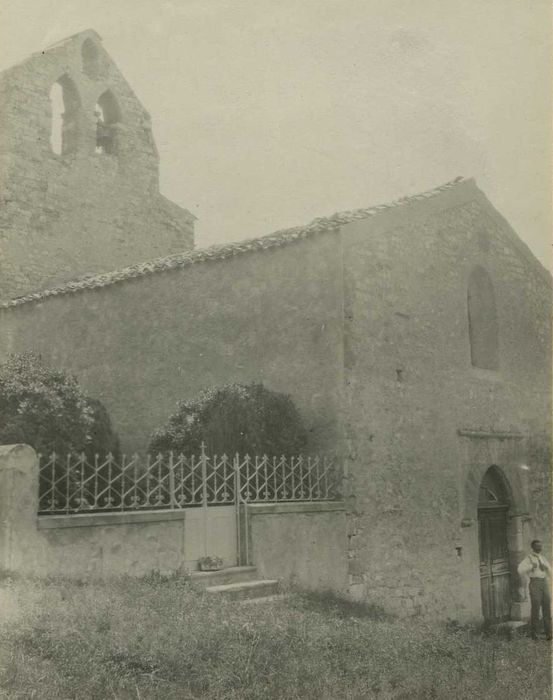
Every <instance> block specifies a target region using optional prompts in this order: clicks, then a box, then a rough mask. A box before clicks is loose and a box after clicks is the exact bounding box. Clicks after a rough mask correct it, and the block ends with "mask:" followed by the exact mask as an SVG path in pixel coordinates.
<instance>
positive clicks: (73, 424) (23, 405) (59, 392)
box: [0, 352, 119, 458]
mask: <svg viewBox="0 0 553 700" xmlns="http://www.w3.org/2000/svg"><path fill="white" fill-rule="evenodd" d="M0 443H2V444H13V443H26V444H27V445H31V447H33V448H34V449H35V450H36V451H37V452H39V453H41V454H45V455H46V454H50V453H51V452H58V453H60V454H65V453H67V452H85V454H87V456H89V457H91V458H92V457H93V455H94V453H95V452H99V453H103V454H105V453H106V452H109V451H112V452H118V449H119V443H118V439H117V436H116V434H115V432H114V431H113V428H112V425H111V421H110V419H109V416H108V413H107V411H106V409H105V407H104V406H103V404H102V403H101V402H100V401H97V400H96V399H92V398H90V397H89V396H87V395H86V394H84V392H83V391H82V390H81V388H80V387H79V385H78V383H77V380H76V378H75V377H74V376H72V375H71V374H68V373H67V372H65V371H63V370H60V369H55V368H52V367H49V366H48V365H46V364H45V363H44V362H43V361H42V359H41V358H40V356H38V355H36V354H35V353H32V352H27V353H23V354H18V355H10V356H9V357H8V359H7V360H6V361H5V362H4V363H2V364H0Z"/></svg>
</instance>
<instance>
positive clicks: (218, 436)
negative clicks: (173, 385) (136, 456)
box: [149, 384, 307, 455]
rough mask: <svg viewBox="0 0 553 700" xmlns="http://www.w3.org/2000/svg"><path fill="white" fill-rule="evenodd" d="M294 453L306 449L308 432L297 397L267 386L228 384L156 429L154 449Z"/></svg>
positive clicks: (184, 404) (183, 404)
mask: <svg viewBox="0 0 553 700" xmlns="http://www.w3.org/2000/svg"><path fill="white" fill-rule="evenodd" d="M202 442H204V443H205V445H206V449H207V451H208V452H210V453H211V454H214V453H216V454H223V453H226V454H228V455H232V454H234V453H235V452H238V453H240V454H245V453H249V454H252V455H253V454H267V455H294V454H298V453H300V452H302V451H303V450H304V449H305V447H306V442H307V432H306V430H305V428H304V426H303V422H302V419H301V416H300V414H299V413H298V411H297V409H296V407H295V405H294V403H293V401H292V399H291V398H290V397H289V396H287V395H285V394H280V393H277V392H274V391H270V390H269V389H266V388H265V387H264V386H263V385H262V384H248V385H243V384H228V385H226V386H223V387H221V388H216V389H209V390H207V391H204V392H202V393H201V394H200V395H199V396H198V397H197V398H195V399H193V400H190V401H181V402H180V403H179V404H178V410H177V412H176V413H175V414H174V415H172V416H171V417H170V418H169V420H168V422H167V423H166V424H165V425H164V426H163V427H161V428H159V429H158V430H156V431H155V432H154V433H153V435H152V437H151V440H150V445H149V449H150V451H151V452H167V451H170V450H172V451H174V452H179V453H181V452H182V453H184V454H187V455H190V454H198V453H199V451H200V449H201V443H202Z"/></svg>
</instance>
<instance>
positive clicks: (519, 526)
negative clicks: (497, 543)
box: [507, 515, 530, 620]
mask: <svg viewBox="0 0 553 700" xmlns="http://www.w3.org/2000/svg"><path fill="white" fill-rule="evenodd" d="M524 520H525V516H523V515H512V516H510V517H509V524H508V527H507V540H508V543H507V544H508V547H509V567H510V569H511V572H512V576H511V585H512V592H513V595H512V603H511V620H525V619H527V618H528V617H529V615H530V609H529V608H530V603H529V602H528V600H526V601H522V600H520V598H519V593H518V589H519V588H520V584H521V582H520V577H519V575H518V573H517V568H518V565H519V564H520V562H521V561H522V560H523V559H524V556H525V551H524V549H525V548H524Z"/></svg>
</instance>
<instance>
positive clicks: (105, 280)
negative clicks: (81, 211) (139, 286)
mask: <svg viewBox="0 0 553 700" xmlns="http://www.w3.org/2000/svg"><path fill="white" fill-rule="evenodd" d="M463 181H464V178H462V177H458V178H456V179H455V180H452V181H451V182H447V183H446V184H445V185H441V186H440V187H436V188H434V189H432V190H429V191H427V192H423V193H421V194H416V195H412V196H410V197H402V198H401V199H398V200H396V201H394V202H391V203H390V204H381V205H379V206H376V207H368V208H366V209H354V210H351V211H344V212H340V213H337V214H333V215H332V216H329V217H322V218H317V219H314V220H313V221H312V222H311V223H310V224H307V226H296V227H294V228H289V229H283V230H281V231H276V232H275V233H271V234H269V235H268V236H262V237H261V238H252V239H249V240H245V241H239V242H236V243H225V244H220V245H214V246H210V247H209V248H200V249H198V250H191V251H186V252H184V253H177V254H175V255H169V256H168V257H164V258H156V259H155V260H150V261H148V262H144V263H139V264H137V265H130V266H129V267H125V268H123V269H120V270H114V271H113V272H106V273H103V274H99V275H93V276H90V277H84V278H82V279H79V280H77V281H75V282H67V283H65V284H63V285H60V286H59V287H54V288H53V289H47V290H44V291H39V292H35V293H33V294H27V295H25V296H21V297H17V298H16V299H11V300H10V301H5V302H3V303H0V309H7V308H10V307H13V306H20V305H22V304H29V303H31V302H38V301H42V300H43V299H47V298H49V297H55V296H62V295H64V294H72V293H74V292H79V291H82V290H85V289H98V288H101V287H108V286H110V285H112V284H116V283H117V282H123V281H125V280H128V279H133V278H136V277H144V276H145V275H150V274H154V273H156V272H165V271H168V270H175V269H178V268H182V267H188V266H189V265H194V264H197V263H201V262H209V261H212V260H224V259H225V258H230V257H233V256H235V255H244V254H245V253H250V252H255V251H263V250H268V249H269V248H278V247H280V246H283V245H287V244H289V243H293V242H294V241H297V240H300V239H303V238H308V237H310V236H313V235H314V234H317V233H322V232H323V231H328V230H331V229H334V228H337V227H339V226H342V225H344V224H349V223H351V222H352V221H358V220H360V219H367V218H369V217H372V216H377V215H379V214H382V213H383V212H386V211H389V210H390V209H395V208H397V207H403V206H405V205H406V204H410V203H412V202H416V201H420V200H424V199H430V198H431V197H435V196H437V195H439V194H441V193H442V192H444V191H445V190H449V189H451V188H452V187H455V186H456V185H457V184H459V183H460V182H463Z"/></svg>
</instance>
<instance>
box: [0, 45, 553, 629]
mask: <svg viewBox="0 0 553 700" xmlns="http://www.w3.org/2000/svg"><path fill="white" fill-rule="evenodd" d="M55 86H58V87H57V88H56V90H57V92H58V93H59V94H61V95H62V98H63V104H64V107H63V115H62V119H61V130H60V129H59V128H58V131H57V132H55V129H54V112H53V107H52V106H50V105H51V104H54V103H51V102H50V101H49V99H50V98H49V91H51V89H52V88H53V87H55ZM2 94H3V95H5V96H6V97H4V99H3V106H2V110H4V112H3V113H2V118H3V123H7V124H8V128H6V130H5V133H3V138H4V140H3V142H2V146H1V168H2V177H3V178H4V181H5V182H6V183H7V185H6V186H5V187H4V188H3V192H4V195H3V196H6V201H4V202H3V203H2V213H1V214H0V220H1V223H2V233H1V235H2V253H1V257H0V280H1V282H0V284H1V287H0V288H1V289H2V298H3V300H4V301H3V303H2V304H1V306H0V330H1V332H0V359H2V358H4V357H5V356H6V355H7V354H8V353H10V352H20V351H24V350H35V351H37V352H40V353H41V354H42V355H43V356H44V357H45V358H47V359H48V360H49V361H50V362H51V363H52V364H53V365H55V366H61V367H64V368H67V369H70V370H71V371H73V372H74V373H75V374H76V375H77V376H78V378H79V380H80V383H81V384H82V386H83V388H84V389H85V390H87V391H88V392H89V393H93V394H94V395H95V396H96V397H97V398H98V399H100V400H101V401H102V402H103V403H104V404H105V405H106V407H107V408H108V410H109V412H110V415H111V417H112V420H113V422H114V423H115V427H116V429H117V430H118V432H119V434H120V437H121V440H122V443H123V447H124V449H125V451H127V452H132V451H135V450H137V451H143V450H144V449H145V448H146V445H147V442H148V437H149V435H150V434H151V433H152V431H153V430H154V429H155V428H157V427H158V426H160V425H162V424H163V423H164V422H165V421H166V420H167V418H168V416H169V415H170V414H171V413H172V412H173V411H174V408H175V404H176V402H177V401H178V400H181V399H186V398H192V397H194V396H195V395H197V393H198V392H199V391H200V390H201V389H203V388H205V387H210V386H220V385H222V384H226V383H229V382H243V383H249V382H252V381H259V382H263V383H264V384H265V386H267V387H268V388H270V389H274V390H276V391H281V392H285V393H287V394H289V395H290V396H291V397H292V398H293V400H294V402H295V403H296V405H297V406H298V408H299V410H300V412H301V413H302V415H303V416H304V419H305V421H306V423H307V426H308V428H309V433H310V449H311V450H312V451H313V452H318V453H334V454H336V455H338V456H339V458H340V460H341V461H342V463H343V465H344V473H345V479H344V487H343V496H344V499H345V501H346V503H347V512H348V517H347V523H348V524H347V531H344V533H343V542H344V551H345V552H346V553H347V556H346V568H345V569H344V575H343V583H342V586H341V592H343V593H345V594H347V595H348V596H349V597H351V598H354V599H356V600H361V601H368V602H371V603H375V604H379V605H382V606H383V607H384V608H386V609H387V610H389V611H392V612H396V613H398V614H401V615H411V614H412V615H414V614H427V615H431V616H434V617H437V618H443V619H445V618H447V617H451V618H455V619H459V620H463V619H467V620H468V619H481V618H482V617H483V618H484V619H487V620H490V621H495V620H517V619H521V618H522V617H523V616H524V615H525V614H526V613H527V610H526V608H525V604H523V603H521V602H520V601H519V600H518V599H517V595H516V591H517V579H516V565H517V563H518V562H519V561H520V559H521V558H522V556H523V553H524V551H525V549H526V548H527V546H528V543H529V541H530V540H531V539H532V538H533V537H534V536H539V537H541V538H542V539H543V540H544V543H545V544H546V545H550V544H551V537H550V533H551V521H550V510H551V491H550V489H551V484H550V479H551V474H550V469H549V465H548V463H547V461H544V459H543V454H544V453H546V452H547V448H548V446H549V437H548V436H549V432H550V416H551V403H550V401H551V325H550V311H551V277H550V274H549V273H548V272H547V271H546V270H545V269H544V268H543V267H542V265H541V264H540V263H539V262H538V260H537V259H536V258H535V257H534V256H533V254H532V253H531V251H530V250H529V249H528V247H527V246H526V245H525V244H524V243H523V242H522V240H521V239H520V238H519V237H518V236H517V234H516V233H515V232H514V231H513V229H512V228H511V227H510V225H509V224H508V223H507V221H506V220H505V219H504V218H503V217H502V216H501V215H500V214H499V213H498V212H497V211H496V210H495V209H494V207H493V206H492V205H491V204H490V202H489V201H488V200H487V198H486V196H485V195H484V194H483V193H482V192H481V191H480V190H479V189H478V187H477V185H476V184H475V182H474V181H473V180H471V179H463V178H458V179H456V180H454V181H452V182H449V183H446V184H444V185H442V186H439V187H437V188H435V189H433V190H430V191H428V192H425V193H423V194H420V195H415V196H411V197H404V198H403V199H400V200H398V201H396V202H394V203H392V204H389V205H382V206H376V207H369V208H366V209H358V210H354V211H347V212H343V213H340V214H335V215H333V216H330V217H328V218H320V219H316V220H315V221H313V222H311V223H310V224H308V225H306V226H300V227H296V228H292V229H287V230H282V231H278V232H276V233H274V234H272V235H270V236H265V237H261V238H257V239H253V240H247V241H243V242H239V243H229V244H225V245H218V246H213V247H211V248H207V249H201V250H200V249H197V250H193V249H192V245H193V219H194V217H193V216H192V215H191V214H190V213H189V212H187V211H184V210H181V209H179V208H178V207H177V206H176V205H174V204H171V203H170V202H168V201H167V200H166V199H164V198H163V197H162V196H161V195H160V194H159V190H158V179H157V175H158V160H157V153H156V150H155V145H154V142H153V138H152V133H151V127H150V121H149V117H148V115H147V114H146V112H145V111H144V109H143V108H142V106H141V105H140V104H139V102H138V101H137V100H136V98H135V97H134V95H133V93H132V91H131V89H130V88H129V87H128V85H127V84H126V82H125V81H124V79H123V78H122V76H121V75H120V73H119V72H118V70H117V68H116V67H115V66H114V65H113V63H112V62H111V60H110V59H109V57H107V55H106V53H105V52H104V50H103V49H102V47H101V44H100V41H99V38H98V37H97V35H96V34H95V33H94V32H91V31H89V32H84V33H82V34H80V35H77V36H75V37H72V38H70V39H68V40H67V41H65V42H62V43H61V44H59V45H57V46H55V47H53V48H52V49H51V50H49V51H48V52H45V53H42V54H37V55H36V56H33V57H31V58H30V59H29V60H28V61H26V62H24V63H23V64H21V65H20V66H17V67H16V68H14V69H12V70H11V71H8V72H7V73H5V74H4V77H3V82H2ZM23 114H27V115H28V116H27V117H25V119H23V118H22V115H23ZM298 536H301V533H298Z"/></svg>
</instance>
